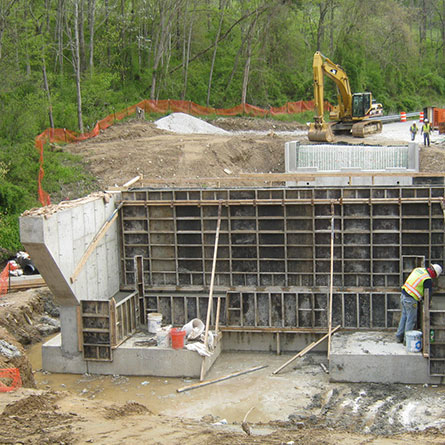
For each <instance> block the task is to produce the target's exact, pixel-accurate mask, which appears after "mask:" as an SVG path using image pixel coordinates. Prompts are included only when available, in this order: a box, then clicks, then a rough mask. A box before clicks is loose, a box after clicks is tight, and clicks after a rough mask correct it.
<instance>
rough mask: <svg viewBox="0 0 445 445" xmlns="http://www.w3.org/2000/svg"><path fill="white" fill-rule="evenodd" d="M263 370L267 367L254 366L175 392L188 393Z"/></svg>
mask: <svg viewBox="0 0 445 445" xmlns="http://www.w3.org/2000/svg"><path fill="white" fill-rule="evenodd" d="M264 368H267V365H262V366H255V367H254V368H250V369H246V370H245V371H239V372H234V373H233V374H229V375H226V376H224V377H219V378H217V379H212V380H206V381H204V382H200V383H195V384H193V385H189V386H184V387H182V388H178V389H177V390H176V392H184V391H190V390H191V389H196V388H201V387H203V386H207V385H212V384H213V383H218V382H222V381H223V380H228V379H231V378H233V377H238V376H240V375H244V374H248V373H250V372H255V371H259V370H260V369H264Z"/></svg>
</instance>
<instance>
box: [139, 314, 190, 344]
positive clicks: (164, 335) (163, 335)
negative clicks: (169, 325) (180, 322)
mask: <svg viewBox="0 0 445 445" xmlns="http://www.w3.org/2000/svg"><path fill="white" fill-rule="evenodd" d="M147 319H148V332H150V333H151V334H156V341H157V344H158V346H160V347H168V346H169V341H168V340H169V335H170V337H171V345H172V348H173V349H182V348H183V347H184V338H185V331H183V330H181V329H176V328H173V329H170V330H166V329H163V328H162V326H161V325H162V314H159V313H158V312H151V313H148V315H147Z"/></svg>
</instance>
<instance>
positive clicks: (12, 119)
mask: <svg viewBox="0 0 445 445" xmlns="http://www.w3.org/2000/svg"><path fill="white" fill-rule="evenodd" d="M316 50H320V51H321V52H323V53H324V54H325V55H326V56H328V57H329V58H330V59H332V60H333V61H334V62H336V63H339V64H341V65H342V66H343V67H344V68H345V70H346V72H347V73H348V75H349V78H350V81H351V86H352V89H353V91H372V93H373V95H374V97H375V98H376V99H378V101H379V102H382V103H383V105H384V108H385V109H386V110H387V111H393V112H397V111H401V110H405V111H412V110H416V109H419V108H420V107H422V106H426V105H436V106H443V104H444V102H445V101H444V99H443V96H444V94H445V0H372V1H360V0H0V76H1V79H2V82H1V84H0V106H1V108H0V110H1V111H0V113H1V119H0V142H1V143H0V218H2V219H0V247H1V246H4V244H5V242H6V241H5V239H4V238H3V239H2V237H1V230H2V224H3V228H4V226H5V221H6V219H7V218H8V217H11V216H12V215H16V214H17V212H19V211H21V210H23V209H24V208H26V206H29V205H31V204H32V203H35V196H36V194H35V187H36V185H35V183H34V178H36V177H37V170H38V165H37V153H34V152H33V151H32V143H33V138H34V137H35V136H36V135H37V134H39V133H40V132H41V131H42V130H43V129H45V128H47V127H65V128H69V129H72V130H77V131H80V132H83V131H87V130H88V129H89V128H91V127H92V126H93V125H94V123H95V122H96V121H97V120H99V119H101V118H103V117H104V116H106V115H108V114H111V113H112V112H113V111H115V110H116V111H118V110H120V109H122V108H125V107H127V106H128V105H131V104H134V103H136V102H138V101H140V100H141V99H167V98H171V99H184V100H191V101H193V102H196V103H198V104H201V105H210V106H213V107H231V106H234V105H237V104H240V103H243V102H247V103H250V104H253V105H259V106H261V107H263V108H267V107H268V106H279V105H282V104H284V103H285V102H287V101H296V100H307V99H312V97H313V85H312V57H313V54H314V52H315V51H316ZM326 93H327V98H328V99H329V100H331V101H333V102H335V89H334V85H330V82H327V92H326ZM45 162H47V174H46V178H45V181H46V189H47V190H48V191H49V192H52V191H54V190H55V189H57V187H59V186H60V184H61V183H64V182H69V181H74V180H79V178H78V177H76V174H80V173H79V169H78V167H77V166H76V162H78V161H77V160H75V159H67V157H66V156H65V157H64V156H62V155H60V154H57V153H50V154H49V155H48V159H47V160H46V161H45ZM74 172H77V173H74ZM82 180H85V181H88V179H87V178H86V177H82ZM2 215H3V216H2Z"/></svg>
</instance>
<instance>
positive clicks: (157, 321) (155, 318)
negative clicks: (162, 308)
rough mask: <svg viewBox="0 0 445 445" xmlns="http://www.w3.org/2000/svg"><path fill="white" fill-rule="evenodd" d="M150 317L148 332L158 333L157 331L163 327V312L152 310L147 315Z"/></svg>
mask: <svg viewBox="0 0 445 445" xmlns="http://www.w3.org/2000/svg"><path fill="white" fill-rule="evenodd" d="M147 318H148V332H150V333H151V334H156V331H157V330H158V329H161V322H162V314H159V313H158V312H151V313H150V314H148V316H147Z"/></svg>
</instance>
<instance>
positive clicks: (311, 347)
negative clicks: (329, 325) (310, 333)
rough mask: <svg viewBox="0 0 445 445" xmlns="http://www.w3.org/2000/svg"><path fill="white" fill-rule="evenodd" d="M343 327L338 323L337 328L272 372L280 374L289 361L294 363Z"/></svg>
mask: <svg viewBox="0 0 445 445" xmlns="http://www.w3.org/2000/svg"><path fill="white" fill-rule="evenodd" d="M340 328H341V325H338V326H337V327H336V328H334V329H332V331H331V333H327V334H326V335H324V336H323V337H321V338H320V339H319V340H317V341H314V342H313V343H311V344H310V345H308V346H306V347H305V348H304V349H302V350H301V351H300V352H299V353H298V354H296V355H294V356H293V357H292V358H291V359H289V360H288V361H287V362H286V363H285V364H284V365H281V366H280V367H279V368H278V369H276V370H275V371H274V372H273V373H272V374H278V373H279V372H280V371H281V370H282V369H283V368H285V367H286V366H287V365H288V364H289V363H292V362H293V361H294V360H295V359H297V358H298V357H303V355H304V354H306V353H307V352H309V351H310V350H311V349H314V348H315V346H317V345H319V344H320V343H321V342H322V341H323V340H325V339H326V338H328V337H329V336H330V335H332V334H333V333H334V332H336V331H338V330H339V329H340Z"/></svg>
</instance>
